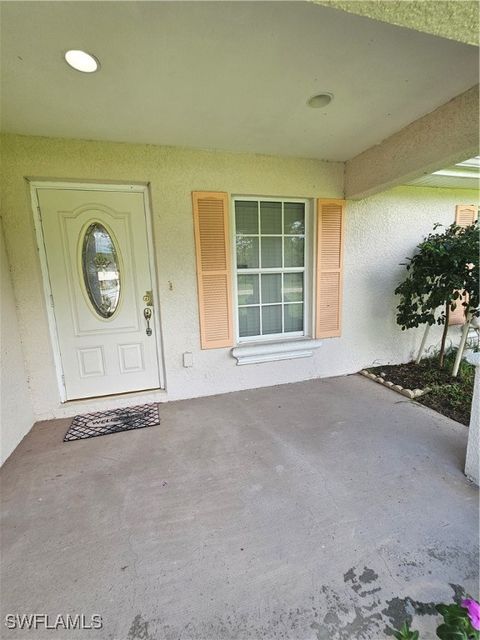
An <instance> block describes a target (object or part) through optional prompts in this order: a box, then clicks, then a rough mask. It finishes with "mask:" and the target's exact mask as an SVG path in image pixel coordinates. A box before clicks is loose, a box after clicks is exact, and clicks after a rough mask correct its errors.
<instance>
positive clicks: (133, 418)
mask: <svg viewBox="0 0 480 640" xmlns="http://www.w3.org/2000/svg"><path fill="white" fill-rule="evenodd" d="M156 424H160V416H159V415H158V405H156V404H140V405H137V406H135V407H126V408H124V409H112V410H111V411H97V412H96V413H84V414H83V415H81V416H75V417H74V418H73V420H72V424H71V425H70V427H69V429H68V431H67V433H66V434H65V437H64V438H63V441H64V442H70V440H82V439H83V438H95V437H96V436H106V435H108V434H109V433H117V432H118V431H130V429H143V427H153V426H154V425H156Z"/></svg>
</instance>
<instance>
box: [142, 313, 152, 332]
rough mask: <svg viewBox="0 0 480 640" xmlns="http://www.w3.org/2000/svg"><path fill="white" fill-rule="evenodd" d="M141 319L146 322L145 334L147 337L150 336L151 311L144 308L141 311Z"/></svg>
mask: <svg viewBox="0 0 480 640" xmlns="http://www.w3.org/2000/svg"><path fill="white" fill-rule="evenodd" d="M143 317H144V318H145V320H146V321H147V329H146V331H145V333H146V334H147V336H151V335H152V330H151V329H150V319H151V317H152V310H151V309H150V308H149V307H145V309H144V310H143Z"/></svg>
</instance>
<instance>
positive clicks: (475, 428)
mask: <svg viewBox="0 0 480 640" xmlns="http://www.w3.org/2000/svg"><path fill="white" fill-rule="evenodd" d="M467 360H468V362H470V364H473V365H475V384H474V387H473V398H472V414H471V417H470V428H469V430H468V443H467V459H466V461H465V475H466V476H467V478H469V480H472V481H473V482H475V484H476V485H480V469H479V467H480V353H471V354H469V355H468V356H467Z"/></svg>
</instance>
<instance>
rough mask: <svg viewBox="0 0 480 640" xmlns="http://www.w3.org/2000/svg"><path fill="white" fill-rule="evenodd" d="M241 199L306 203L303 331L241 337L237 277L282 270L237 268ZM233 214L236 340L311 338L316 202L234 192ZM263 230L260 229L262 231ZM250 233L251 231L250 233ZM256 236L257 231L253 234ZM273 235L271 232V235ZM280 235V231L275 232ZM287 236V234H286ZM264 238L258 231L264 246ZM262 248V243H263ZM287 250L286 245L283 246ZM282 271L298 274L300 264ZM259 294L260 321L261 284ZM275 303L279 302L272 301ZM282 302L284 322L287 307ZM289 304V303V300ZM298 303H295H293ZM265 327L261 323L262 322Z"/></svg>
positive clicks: (252, 342)
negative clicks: (238, 204) (236, 207)
mask: <svg viewBox="0 0 480 640" xmlns="http://www.w3.org/2000/svg"><path fill="white" fill-rule="evenodd" d="M238 200H240V201H243V202H245V201H251V202H258V203H259V202H281V203H285V202H297V203H302V204H304V205H305V233H304V239H305V262H304V266H303V274H304V279H303V287H304V300H303V331H292V332H288V333H270V334H267V335H257V336H243V337H240V331H239V319H238V309H239V305H238V286H237V282H238V281H237V276H238V275H242V274H245V275H248V274H257V273H259V274H262V273H278V271H279V269H278V268H277V267H276V268H271V269H269V268H265V269H262V268H261V267H258V268H256V269H242V270H241V271H238V270H237V250H236V235H237V234H236V220H235V203H236V202H237V201H238ZM230 210H231V215H230V228H231V243H232V252H231V253H232V275H233V278H232V280H233V282H232V291H233V308H234V327H235V335H236V342H237V344H239V345H242V344H264V343H269V342H290V341H298V340H306V339H310V338H311V331H312V327H313V323H312V292H313V275H314V274H313V273H312V268H313V248H314V232H315V228H314V215H313V214H314V207H313V203H312V201H311V200H310V199H308V198H291V197H289V198H282V197H281V196H278V197H273V196H243V195H234V196H232V198H231V206H230ZM260 231H261V229H260V228H259V232H260ZM282 231H283V204H282ZM248 235H250V234H248ZM251 235H255V234H251ZM267 235H269V234H267ZM272 235H276V234H272ZM282 236H283V233H282ZM260 237H261V234H260V233H259V234H258V238H259V245H260ZM259 250H261V249H260V246H259ZM282 252H283V247H282ZM281 272H282V273H288V272H291V273H298V272H299V267H287V268H284V267H283V268H282V269H281ZM259 289H260V291H259V295H260V303H259V307H260V321H261V315H262V313H261V309H262V304H261V287H259ZM271 304H272V305H274V304H278V303H271ZM281 304H282V323H283V306H284V304H285V303H283V302H282V303H281ZM287 304H289V303H287ZM292 304H295V303H292ZM260 326H261V325H260Z"/></svg>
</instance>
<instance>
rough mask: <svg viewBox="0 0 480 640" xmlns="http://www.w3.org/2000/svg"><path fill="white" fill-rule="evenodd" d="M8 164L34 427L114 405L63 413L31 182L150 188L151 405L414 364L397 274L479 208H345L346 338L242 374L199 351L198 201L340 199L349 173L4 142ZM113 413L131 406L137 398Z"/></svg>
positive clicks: (284, 161)
mask: <svg viewBox="0 0 480 640" xmlns="http://www.w3.org/2000/svg"><path fill="white" fill-rule="evenodd" d="M3 159H4V162H3V164H4V194H3V207H4V219H5V233H6V241H7V248H8V250H9V255H10V258H11V261H12V265H13V267H14V269H13V271H14V286H15V291H16V296H17V300H18V305H19V322H20V328H21V334H22V337H23V341H24V348H25V356H26V362H27V368H28V374H29V377H30V380H31V389H32V400H33V406H34V410H35V413H36V415H37V417H38V418H45V417H52V416H60V415H72V414H74V413H78V412H79V411H81V410H85V409H87V408H88V409H90V408H101V407H103V406H111V405H112V402H113V401H112V399H106V400H98V401H93V402H92V401H89V402H76V403H67V405H64V406H60V403H59V399H58V390H57V386H56V381H55V375H54V368H53V358H52V350H51V346H50V339H49V334H48V326H47V321H46V313H45V302H44V300H43V296H42V284H41V272H40V267H39V262H38V256H37V252H36V249H35V238H34V230H33V220H32V213H31V207H30V202H29V195H28V189H27V185H26V182H25V180H24V177H25V176H30V177H43V178H57V179H84V180H93V179H94V180H98V181H132V182H133V181H142V182H150V183H151V192H152V201H153V219H154V242H155V247H156V257H157V263H158V281H159V295H160V304H161V314H162V331H163V339H164V352H165V369H166V382H167V391H166V392H162V393H157V394H152V393H150V394H145V395H144V396H143V398H144V399H145V401H147V400H150V399H158V400H167V399H168V400H171V399H177V398H185V397H193V396H199V395H208V394H215V393H223V392H228V391H234V390H238V389H247V388H252V387H258V386H265V385H273V384H281V383H286V382H294V381H298V380H304V379H308V378H315V377H318V376H333V375H338V374H344V373H351V372H353V371H356V370H358V369H359V368H361V367H363V366H366V365H369V364H371V363H373V362H375V361H378V362H382V363H385V362H389V361H402V360H403V361H404V360H407V359H408V358H409V357H410V356H411V355H412V353H413V352H414V350H415V348H416V347H417V345H418V342H419V336H418V333H417V334H416V333H415V332H408V333H402V332H401V331H400V330H399V328H398V327H397V326H396V324H395V317H394V316H395V311H394V306H395V300H394V296H393V289H394V288H395V284H396V283H397V281H398V279H399V278H400V276H401V274H402V268H401V267H399V266H398V263H399V262H400V261H401V260H402V259H403V258H404V256H406V255H408V254H410V253H411V252H412V250H413V247H414V245H415V244H416V243H417V242H418V240H419V239H420V238H421V236H422V234H424V233H427V232H428V231H429V230H430V229H431V227H432V225H433V223H434V222H437V221H438V222H444V223H450V222H451V221H453V218H454V205H455V204H457V203H465V202H471V201H472V198H473V194H471V193H469V194H468V196H467V193H466V192H465V191H461V192H457V193H456V192H455V191H453V190H437V189H426V188H419V187H411V188H397V189H395V190H392V191H391V192H389V193H386V194H383V195H378V196H375V197H373V198H370V199H368V200H363V201H359V202H352V203H349V204H348V207H347V218H346V250H345V287H344V306H343V312H344V326H343V335H342V337H341V338H332V339H329V340H324V342H323V345H322V347H321V348H320V349H318V350H317V351H316V352H315V355H314V356H313V357H311V358H305V359H298V360H286V361H280V362H273V363H264V364H260V365H248V366H243V367H238V366H236V363H235V360H234V359H233V358H232V356H231V354H230V350H229V349H219V350H209V351H202V350H201V349H200V341H199V327H198V309H197V299H196V275H195V256H194V239H193V224H192V211H191V195H190V194H191V191H192V190H209V191H227V192H229V193H234V194H251V195H268V196H292V197H341V196H342V190H343V165H342V164H341V163H326V162H320V161H315V160H304V159H295V158H273V157H267V156H256V155H255V156H254V155H246V154H226V153H215V152H206V151H194V150H187V149H174V148H167V147H154V146H147V145H126V144H115V143H104V142H102V143H100V142H85V141H73V140H58V139H47V138H31V137H22V136H6V137H5V138H4V144H3ZM169 281H171V282H172V285H173V290H170V289H169ZM185 351H191V352H192V353H193V357H194V366H193V367H192V368H190V369H186V368H184V367H183V366H182V353H183V352H185ZM115 403H117V404H124V405H125V404H132V397H131V396H125V397H124V398H121V399H119V400H115Z"/></svg>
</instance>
